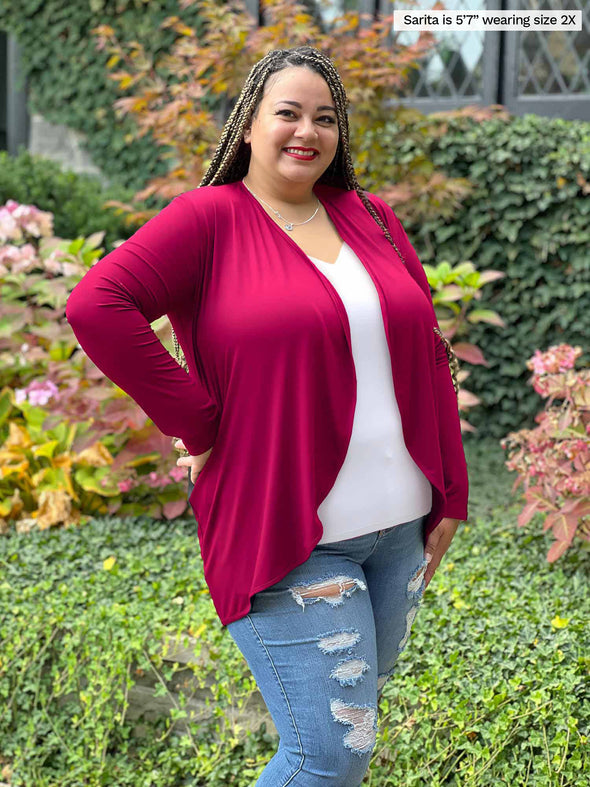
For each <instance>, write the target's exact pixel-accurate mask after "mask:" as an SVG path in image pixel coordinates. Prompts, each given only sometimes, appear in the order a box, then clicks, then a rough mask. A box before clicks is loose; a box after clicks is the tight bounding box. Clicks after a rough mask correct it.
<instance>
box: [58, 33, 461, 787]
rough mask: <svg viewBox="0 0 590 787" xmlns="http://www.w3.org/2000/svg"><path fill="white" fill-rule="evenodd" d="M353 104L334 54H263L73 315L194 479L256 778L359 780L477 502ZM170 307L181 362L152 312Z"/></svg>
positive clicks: (419, 289) (409, 260) (354, 784)
mask: <svg viewBox="0 0 590 787" xmlns="http://www.w3.org/2000/svg"><path fill="white" fill-rule="evenodd" d="M346 110H347V98H346V93H345V91H344V86H343V84H342V81H341V79H340V76H339V75H338V72H337V71H336V69H335V67H334V64H333V63H332V61H331V60H330V59H329V58H328V57H327V56H326V55H325V54H323V53H322V52H321V51H319V50H318V49H315V48H313V47H308V46H304V47H298V48H296V49H293V50H281V49H279V50H273V51H271V52H269V53H268V54H267V55H266V56H265V57H264V58H263V59H262V60H261V61H259V62H258V63H256V64H255V65H254V67H253V68H252V70H251V72H250V74H249V75H248V77H247V79H246V83H245V85H244V88H243V90H242V92H241V94H240V96H239V97H238V100H237V102H236V104H235V106H234V109H233V110H232V113H231V115H230V117H229V119H228V121H227V123H226V125H225V127H224V129H223V132H222V135H221V139H220V142H219V145H218V148H217V150H216V152H215V155H214V156H213V159H212V162H211V165H210V167H209V169H208V170H207V172H206V174H205V177H204V179H203V181H202V183H201V185H200V186H199V188H197V189H193V190H192V191H189V192H187V193H185V194H182V195H180V196H179V197H177V198H176V199H174V200H173V201H172V202H171V204H170V205H168V206H167V207H166V208H164V210H162V211H161V212H160V213H159V214H158V215H157V216H155V217H154V218H153V219H151V220H150V221H149V222H147V224H146V225H144V226H143V227H141V228H140V229H139V230H138V231H137V232H136V233H135V235H133V237H132V238H130V239H129V240H127V241H126V242H125V243H123V244H121V245H120V246H118V247H117V248H116V249H115V250H114V251H112V252H111V253H110V254H108V255H107V256H106V257H105V258H104V259H102V260H100V262H99V263H98V264H97V265H96V266H94V267H93V268H91V269H90V270H89V271H88V273H87V274H86V276H85V277H84V278H83V279H82V281H81V282H80V283H79V284H78V285H77V287H76V288H75V290H74V292H73V293H72V295H71V296H70V298H69V300H68V303H67V306H66V315H67V318H68V320H69V322H70V323H71V324H72V327H73V329H74V331H75V333H76V336H77V337H78V340H79V342H80V344H81V345H82V347H83V348H84V350H85V351H86V352H87V354H88V355H89V356H90V358H91V359H92V360H93V361H94V362H95V364H96V365H97V366H98V367H99V368H101V369H102V370H103V371H104V372H105V374H107V375H108V376H109V377H110V378H111V379H112V380H113V381H114V382H115V383H116V384H117V385H119V386H120V387H121V388H122V389H123V390H125V391H126V392H128V393H129V394H130V395H131V396H133V398H134V399H135V400H136V401H137V402H138V403H139V404H140V406H141V407H142V408H143V409H144V410H145V412H146V413H147V414H148V415H149V416H150V417H151V418H152V419H153V420H154V422H155V423H156V424H157V426H158V427H159V428H160V429H161V430H162V431H163V432H164V433H165V434H168V435H171V436H172V435H178V436H180V438H181V441H182V445H185V446H186V447H187V449H188V451H189V454H190V455H189V456H187V457H183V458H181V459H179V460H178V463H179V464H181V465H183V466H190V467H191V469H192V470H193V471H194V470H196V471H197V472H196V473H194V472H193V474H192V475H193V479H192V480H193V481H194V486H193V488H192V491H191V492H190V496H189V501H190V504H191V506H192V508H193V511H194V513H195V518H196V519H197V521H198V525H199V527H198V531H197V533H196V537H197V538H198V540H199V544H200V547H201V554H202V557H203V565H204V575H205V579H206V581H207V585H208V587H209V590H210V593H211V598H212V601H213V603H214V605H215V608H216V610H217V612H218V614H219V617H220V620H221V622H222V624H223V625H225V626H227V629H228V631H229V633H230V635H231V636H232V638H233V639H234V641H235V642H236V644H237V646H238V647H239V648H240V650H241V652H242V654H243V655H244V657H245V659H246V660H247V661H248V664H249V665H250V667H251V670H252V673H253V675H254V677H255V679H256V681H257V682H258V685H259V688H260V691H261V693H262V696H263V697H264V699H265V701H266V704H267V706H268V708H269V710H270V712H271V714H272V717H273V720H274V722H275V724H276V727H277V729H278V731H279V734H280V736H281V741H280V745H279V748H278V751H277V753H276V754H275V756H274V757H273V758H272V759H271V761H270V762H269V763H268V765H267V766H266V767H265V769H264V771H263V772H262V773H261V775H260V778H259V779H258V781H257V783H256V784H257V787H284V786H285V785H287V784H288V785H290V787H296V785H303V786H304V787H315V785H318V787H319V785H322V787H327V785H334V786H335V787H336V786H337V787H358V786H359V785H360V783H361V782H362V780H363V776H364V774H365V772H366V770H367V768H368V765H369V761H370V758H371V753H372V750H373V747H374V745H375V740H376V730H377V706H378V701H379V697H380V693H381V691H382V690H383V688H384V685H385V683H386V681H387V680H388V678H389V677H390V676H391V675H392V674H393V672H394V669H395V667H396V663H397V658H398V655H399V653H400V651H401V650H402V649H403V648H404V647H405V646H406V643H407V642H408V638H409V634H410V630H411V627H412V624H413V621H414V618H415V616H416V614H417V611H418V608H419V606H420V602H421V597H422V594H423V592H424V590H425V588H426V586H427V584H428V582H429V581H430V577H431V576H432V573H433V571H434V570H435V568H436V566H437V565H438V563H439V562H440V559H441V557H442V556H443V554H444V553H445V551H446V549H447V548H448V546H449V543H450V541H451V539H452V538H453V536H454V534H455V530H456V528H457V524H458V521H459V519H464V518H465V517H466V515H467V472H466V465H465V456H464V453H463V446H462V442H461V432H460V425H459V415H458V411H457V399H456V395H455V390H454V387H453V381H452V378H451V372H450V369H449V360H448V357H447V353H446V349H445V346H444V344H443V342H442V341H441V340H440V338H439V335H438V333H437V331H438V324H437V321H436V315H435V312H434V308H433V304H432V298H431V295H430V290H429V287H428V281H427V279H426V275H425V273H424V270H423V268H422V265H421V263H420V260H419V259H418V257H417V255H416V253H415V251H414V249H413V247H412V245H411V243H410V241H409V239H408V237H407V235H406V234H405V232H404V229H403V227H402V226H401V223H400V222H399V219H398V218H397V217H396V215H395V213H394V212H393V210H392V209H391V207H390V206H389V205H387V203H385V202H384V201H383V200H382V199H380V198H379V197H378V196H376V195H375V194H370V193H369V192H367V191H365V190H363V189H362V187H361V186H360V184H359V183H358V181H357V178H356V175H355V172H354V168H353V165H352V158H351V155H350V147H349V138H348V134H349V128H348V117H347V113H346ZM162 314H169V316H170V321H171V323H172V325H173V328H174V331H175V334H174V336H175V338H176V333H178V339H179V341H180V344H181V345H182V348H183V351H184V355H185V358H186V366H187V369H186V371H188V374H186V373H185V370H183V369H181V368H180V367H179V366H178V364H176V363H175V361H174V359H173V358H171V357H170V354H169V353H168V351H167V350H166V349H165V348H164V347H163V346H162V344H161V342H159V340H158V338H157V336H156V335H155V333H154V332H153V330H152V329H151V327H150V324H151V323H152V322H153V321H154V320H155V319H157V318H158V317H159V316H161V315H162ZM430 558H432V560H431V561H430V563H429V559H430ZM355 649H356V650H355Z"/></svg>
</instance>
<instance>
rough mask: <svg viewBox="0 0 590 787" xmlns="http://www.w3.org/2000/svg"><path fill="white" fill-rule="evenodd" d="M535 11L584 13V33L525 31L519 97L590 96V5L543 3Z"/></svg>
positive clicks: (562, 0)
mask: <svg viewBox="0 0 590 787" xmlns="http://www.w3.org/2000/svg"><path fill="white" fill-rule="evenodd" d="M530 10H531V11H536V10H539V11H554V12H566V13H567V12H568V11H581V12H582V29H581V30H550V31H549V30H547V31H545V30H525V31H522V32H521V33H520V39H519V47H518V87H517V90H518V95H520V96H531V95H533V96H547V95H559V94H561V95H571V94H589V93H590V3H589V2H587V1H586V2H584V0H539V2H535V0H532V1H531V3H530Z"/></svg>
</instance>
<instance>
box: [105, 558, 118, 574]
mask: <svg viewBox="0 0 590 787" xmlns="http://www.w3.org/2000/svg"><path fill="white" fill-rule="evenodd" d="M116 562H117V558H116V557H113V556H112V555H111V557H107V559H106V560H104V561H103V564H102V567H103V568H104V570H105V571H110V570H111V569H112V568H113V566H114V565H115V563H116Z"/></svg>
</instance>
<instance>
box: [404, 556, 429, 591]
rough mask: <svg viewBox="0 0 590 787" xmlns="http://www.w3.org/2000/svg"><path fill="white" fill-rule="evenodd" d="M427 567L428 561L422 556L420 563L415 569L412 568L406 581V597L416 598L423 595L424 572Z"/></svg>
mask: <svg viewBox="0 0 590 787" xmlns="http://www.w3.org/2000/svg"><path fill="white" fill-rule="evenodd" d="M427 567H428V563H427V562H426V558H422V560H421V561H420V564H419V565H418V567H417V568H416V569H414V571H413V572H412V574H411V576H410V579H409V581H408V588H407V595H408V598H411V599H416V598H421V596H422V595H423V593H424V574H425V573H426V569H427Z"/></svg>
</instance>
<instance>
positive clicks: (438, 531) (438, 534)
mask: <svg viewBox="0 0 590 787" xmlns="http://www.w3.org/2000/svg"><path fill="white" fill-rule="evenodd" d="M460 521H461V520H460V519H448V518H447V517H445V518H444V519H441V521H440V523H439V524H438V525H437V526H436V527H435V528H434V530H433V531H432V533H431V534H430V536H429V537H428V541H427V542H426V546H425V547H424V553H425V556H426V560H429V561H430V562H429V563H428V567H427V569H426V573H425V574H424V583H425V584H424V590H426V588H427V587H428V585H429V584H430V580H431V579H432V575H433V574H434V572H435V571H436V569H437V568H438V564H439V563H440V561H441V560H442V557H443V555H444V554H445V552H446V551H447V549H448V548H449V544H450V543H451V541H452V540H453V536H454V535H455V533H456V532H457V528H458V527H459V522H460Z"/></svg>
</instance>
